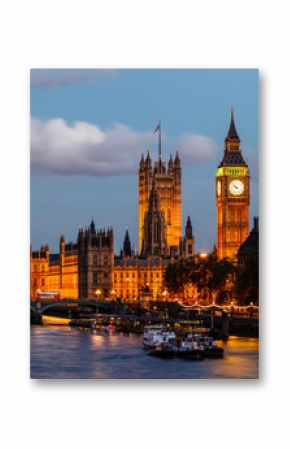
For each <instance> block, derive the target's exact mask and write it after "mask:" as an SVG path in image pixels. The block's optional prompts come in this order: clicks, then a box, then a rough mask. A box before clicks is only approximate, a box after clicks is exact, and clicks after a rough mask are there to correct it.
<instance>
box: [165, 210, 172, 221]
mask: <svg viewBox="0 0 290 449" xmlns="http://www.w3.org/2000/svg"><path fill="white" fill-rule="evenodd" d="M166 221H167V224H168V225H171V210H170V209H167V220H166Z"/></svg>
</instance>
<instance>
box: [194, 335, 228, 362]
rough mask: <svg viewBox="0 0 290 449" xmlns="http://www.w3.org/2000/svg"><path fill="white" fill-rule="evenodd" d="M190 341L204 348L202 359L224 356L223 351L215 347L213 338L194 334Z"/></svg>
mask: <svg viewBox="0 0 290 449" xmlns="http://www.w3.org/2000/svg"><path fill="white" fill-rule="evenodd" d="M192 340H193V341H196V342H197V343H198V344H199V345H200V346H202V347H203V348H204V357H207V358H221V357H223V355H224V349H223V348H221V347H220V346H218V345H216V344H215V342H214V340H213V338H212V337H209V336H208V335H201V334H194V335H193V336H192Z"/></svg>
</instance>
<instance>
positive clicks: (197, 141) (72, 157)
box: [31, 118, 215, 176]
mask: <svg viewBox="0 0 290 449" xmlns="http://www.w3.org/2000/svg"><path fill="white" fill-rule="evenodd" d="M163 140H164V139H163ZM154 141H156V136H155V137H154V136H153V134H152V131H151V130H150V131H148V132H138V131H135V130H133V129H131V128H129V127H128V126H126V125H123V124H115V125H114V126H113V127H112V128H110V129H108V130H105V131H104V130H102V129H101V127H100V126H98V125H93V124H90V123H87V122H75V123H73V125H72V126H69V125H68V124H67V123H66V121H65V120H63V119H61V118H55V119H52V120H40V119H35V118H32V119H31V166H32V170H33V171H34V172H35V171H50V172H55V173H63V174H67V175H71V174H80V175H100V176H102V175H116V174H127V173H136V171H137V170H138V163H139V160H140V154H141V152H146V150H147V148H148V147H149V146H152V144H153V142H154ZM177 144H178V146H176V145H175V146H176V148H178V149H179V150H180V155H181V158H182V162H185V163H187V164H195V163H198V162H202V161H206V160H208V159H211V158H212V157H214V155H215V143H214V142H213V141H212V140H211V139H209V138H208V137H204V136H198V135H197V136H195V135H190V134H188V135H185V136H182V137H181V138H180V139H179V140H178V142H177Z"/></svg>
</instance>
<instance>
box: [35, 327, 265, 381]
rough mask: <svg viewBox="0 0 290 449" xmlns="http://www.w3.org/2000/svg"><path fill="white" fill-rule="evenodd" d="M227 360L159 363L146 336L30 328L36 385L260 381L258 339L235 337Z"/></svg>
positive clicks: (227, 347) (228, 346) (226, 348)
mask: <svg viewBox="0 0 290 449" xmlns="http://www.w3.org/2000/svg"><path fill="white" fill-rule="evenodd" d="M218 344H219V345H221V346H223V348H224V351H225V355H224V358H223V359H204V360H202V361H189V360H182V359H169V360H168V359H167V360H165V359H158V358H155V357H150V356H148V353H147V352H146V351H144V349H143V347H142V335H136V334H127V333H126V334H125V333H124V334H123V333H117V332H113V333H108V332H106V331H102V330H101V331H97V332H96V331H91V330H83V329H78V328H74V327H69V326H32V327H31V373H30V374H31V378H32V379H256V378H258V372H259V370H258V365H259V358H258V351H259V348H258V339H257V338H244V337H230V338H229V339H228V341H226V342H218Z"/></svg>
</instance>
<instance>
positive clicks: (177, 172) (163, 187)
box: [139, 152, 182, 255]
mask: <svg viewBox="0 0 290 449" xmlns="http://www.w3.org/2000/svg"><path fill="white" fill-rule="evenodd" d="M153 180H154V190H156V192H157V196H158V202H159V207H160V211H161V213H162V215H163V221H164V234H165V235H164V237H163V233H162V236H161V238H162V240H164V239H165V242H162V246H165V248H163V249H162V251H163V252H164V253H166V254H168V255H169V254H170V252H171V251H176V252H178V248H179V244H180V239H181V237H182V235H181V234H182V230H181V227H182V198H181V195H182V179H181V161H180V157H179V155H178V153H176V156H175V159H174V160H173V158H172V156H171V155H170V158H169V161H168V164H167V165H166V163H165V162H164V161H163V160H162V158H161V152H160V154H159V155H158V160H157V161H156V162H155V164H154V167H153V166H152V159H151V157H150V153H149V152H148V154H147V157H146V158H145V159H144V156H143V154H142V156H141V160H140V166H139V252H140V253H141V254H142V253H146V251H148V244H150V243H149V242H148V233H147V234H146V230H147V229H148V228H147V226H148V224H147V223H146V220H147V221H148V213H149V212H150V211H149V207H150V204H151V203H150V201H149V200H150V196H151V193H152V188H153ZM154 196H155V197H156V194H155V193H154Z"/></svg>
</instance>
